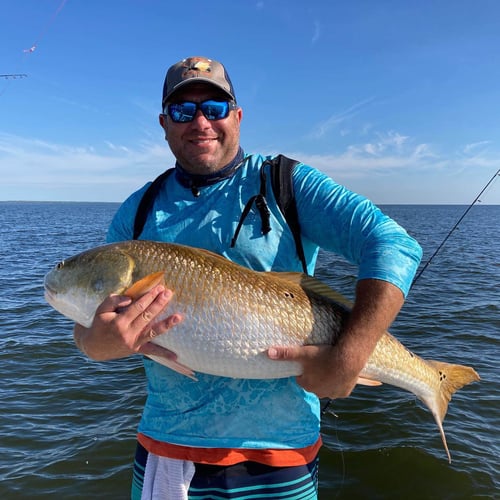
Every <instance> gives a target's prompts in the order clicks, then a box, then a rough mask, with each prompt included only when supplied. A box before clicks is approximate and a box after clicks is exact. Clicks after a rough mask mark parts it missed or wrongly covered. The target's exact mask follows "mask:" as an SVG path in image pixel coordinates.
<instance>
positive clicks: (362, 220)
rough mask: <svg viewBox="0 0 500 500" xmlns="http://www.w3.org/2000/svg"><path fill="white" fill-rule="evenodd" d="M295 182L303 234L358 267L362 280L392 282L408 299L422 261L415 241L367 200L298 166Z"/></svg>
mask: <svg viewBox="0 0 500 500" xmlns="http://www.w3.org/2000/svg"><path fill="white" fill-rule="evenodd" d="M293 183H294V190H295V197H296V201H297V210H298V214H299V222H300V227H301V232H302V234H303V236H304V237H306V238H308V239H309V240H311V241H312V242H314V243H315V244H317V245H318V246H319V247H321V248H323V249H325V250H328V251H332V252H335V253H337V254H340V255H342V256H343V257H344V258H345V259H347V260H348V261H349V262H351V263H353V264H356V265H357V266H358V280H361V279H367V278H373V279H380V280H384V281H388V282H390V283H392V284H393V285H395V286H397V287H398V288H400V290H401V291H402V292H403V294H404V295H405V296H406V295H407V294H408V291H409V289H410V287H411V283H412V280H413V277H414V275H415V272H416V270H417V268H418V265H419V263H420V259H421V258H422V249H421V247H420V245H419V244H418V243H417V241H416V240H415V239H413V238H412V237H410V236H409V235H408V233H407V232H406V231H405V229H403V228H402V227H401V226H400V225H399V224H397V223H396V222H395V221H394V220H393V219H391V218H390V217H388V216H386V215H385V214H383V213H382V211H381V210H380V209H379V208H378V207H376V206H375V205H374V204H373V203H372V202H371V201H369V200H368V199H367V198H365V197H363V196H361V195H359V194H356V193H353V192H352V191H349V190H348V189H346V188H345V187H344V186H341V185H340V184H337V183H336V182H335V181H333V180H332V179H331V178H330V177H328V176H327V175H325V174H323V173H322V172H320V171H319V170H317V169H314V168H312V167H309V166H307V165H304V164H299V165H298V166H297V168H295V170H294V174H293Z"/></svg>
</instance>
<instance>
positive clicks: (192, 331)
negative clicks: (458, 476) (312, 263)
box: [45, 241, 479, 461]
mask: <svg viewBox="0 0 500 500" xmlns="http://www.w3.org/2000/svg"><path fill="white" fill-rule="evenodd" d="M158 275H159V276H160V278H161V279H163V280H164V283H165V285H166V286H167V287H168V288H171V289H172V290H173V292H174V296H173V299H172V300H171V301H170V302H169V305H168V307H167V308H166V310H165V311H164V313H163V314H164V316H166V315H168V314H172V313H174V312H175V313H181V314H182V315H183V316H184V320H183V321H182V322H181V323H180V324H178V325H176V326H175V328H172V329H170V330H169V331H168V332H167V333H165V334H164V335H159V336H157V337H155V338H154V340H153V342H155V343H157V344H159V345H162V346H164V347H166V348H167V349H170V350H172V351H174V352H175V353H176V354H177V362H171V361H170V360H166V359H164V358H159V357H153V359H155V361H158V362H160V363H163V364H165V365H166V366H169V367H170V368H173V369H176V370H178V371H180V372H181V373H184V374H189V373H191V372H190V370H194V371H199V372H204V373H209V374H212V375H217V376H227V377H236V378H279V377H288V376H292V375H298V374H300V372H301V366H300V365H299V364H298V363H292V362H283V361H273V360H270V359H269V358H268V357H267V354H266V351H267V349H268V348H269V347H271V346H278V345H281V346H291V345H302V344H333V343H335V342H336V340H337V339H338V337H339V335H341V334H342V325H343V323H344V322H345V321H346V319H347V318H348V315H349V309H348V307H346V300H345V299H344V298H343V297H342V296H341V295H339V294H337V293H336V292H335V291H333V290H332V289H331V288H329V287H327V286H326V285H325V284H323V283H321V282H319V281H317V280H315V279H314V278H311V277H308V276H305V275H301V274H298V273H261V272H256V271H252V270H250V269H247V268H245V267H242V266H239V265H237V264H235V263H233V262H230V261H229V260H227V259H225V258H223V257H221V256H219V255H216V254H213V253H211V252H208V251H206V250H201V249H196V248H191V247H186V246H182V245H176V244H172V243H158V242H150V241H129V242H121V243H114V244H110V245H104V246H102V247H97V248H94V249H90V250H88V251H86V252H82V253H81V254H78V255H76V256H73V257H71V258H69V259H68V260H66V261H62V262H60V263H59V264H58V265H56V267H55V268H54V269H53V270H52V271H50V272H49V273H48V274H47V276H46V277H45V296H46V299H47V301H48V302H49V304H51V305H52V306H53V307H54V308H55V309H56V310H58V311H59V312H60V313H61V314H64V315H65V316H67V317H68V318H70V319H72V320H74V321H75V322H77V323H80V324H82V325H83V326H86V327H89V326H90V325H91V323H92V320H93V317H94V314H95V310H96V308H97V307H98V305H99V304H100V303H101V302H102V301H103V300H104V299H105V298H106V297H107V296H108V295H109V294H111V293H118V294H127V295H130V296H131V297H133V298H137V297H138V296H140V295H141V294H142V293H145V292H146V291H147V290H149V289H150V288H151V287H152V286H154V284H155V283H157V282H158ZM155 280H156V281H155ZM186 367H187V368H186ZM332 369H335V367H332ZM360 377H361V378H360V383H369V384H373V385H375V384H378V383H380V382H383V383H389V384H392V385H394V386H396V387H400V388H402V389H406V390H408V391H411V392H412V393H413V394H415V395H416V396H417V397H418V398H419V399H420V400H421V401H423V403H424V404H425V405H426V406H427V407H428V408H429V410H430V411H431V412H432V414H433V416H434V419H435V421H436V423H437V425H438V428H439V431H440V434H441V438H442V440H443V445H444V447H445V449H446V452H447V455H448V459H449V460H450V461H451V458H450V454H449V451H448V447H447V444H446V438H445V435H444V431H443V426H442V422H443V419H444V417H445V415H446V411H447V408H448V403H449V401H450V399H451V397H452V395H453V393H454V392H455V391H457V390H458V389H460V388H461V387H463V386H464V385H466V384H469V383H471V382H474V381H477V380H479V375H478V374H477V373H476V372H475V370H474V369H473V368H471V367H467V366H462V365H457V364H450V363H445V362H441V361H432V360H424V359H422V358H420V357H419V356H417V355H416V354H414V353H412V352H411V351H409V350H408V349H406V347H404V346H403V345H402V344H401V343H400V342H399V341H398V340H397V339H396V338H394V337H393V336H392V335H391V334H390V333H389V332H386V333H385V334H384V335H383V336H382V337H381V339H380V340H379V342H378V343H377V345H376V347H375V349H374V351H373V353H372V354H371V356H370V358H369V359H368V362H367V364H366V366H365V367H364V368H363V370H362V372H361V374H360Z"/></svg>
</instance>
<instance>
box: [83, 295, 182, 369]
mask: <svg viewBox="0 0 500 500" xmlns="http://www.w3.org/2000/svg"><path fill="white" fill-rule="evenodd" d="M172 296H173V293H172V291H171V290H167V289H165V287H164V286H163V285H158V286H155V287H154V288H152V289H151V290H150V291H148V292H147V293H145V294H144V295H142V296H141V297H139V298H138V299H137V300H132V299H131V298H130V297H127V296H124V295H110V296H109V297H107V298H106V299H105V300H104V301H103V303H102V304H101V305H100V306H99V307H98V308H97V310H96V314H95V317H94V321H93V322H92V325H91V326H90V328H85V327H84V326H82V325H79V324H75V328H74V338H75V343H76V345H77V346H78V348H79V349H80V350H81V351H82V352H83V353H84V354H86V355H87V356H88V357H89V358H91V359H94V360H96V361H106V360H109V359H117V358H124V357H126V356H130V355H131V354H137V353H139V354H144V355H155V356H161V357H163V358H166V359H170V360H173V361H175V360H176V358H177V356H176V355H175V353H173V352H172V351H169V350H168V349H165V348H163V347H161V346H159V345H156V344H153V343H152V342H151V340H152V339H153V338H154V337H156V336H157V335H160V334H162V333H165V332H166V331H167V330H168V329H169V328H171V327H173V326H174V325H176V324H178V323H180V322H181V321H182V316H181V315H180V314H172V315H170V316H168V317H166V318H163V319H158V317H159V316H160V314H161V313H162V311H163V310H164V309H165V308H166V306H167V305H168V303H169V301H170V300H171V299H172Z"/></svg>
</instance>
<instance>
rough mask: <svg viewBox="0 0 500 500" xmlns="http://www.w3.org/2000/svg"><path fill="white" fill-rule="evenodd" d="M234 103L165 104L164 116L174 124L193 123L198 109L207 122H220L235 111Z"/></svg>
mask: <svg viewBox="0 0 500 500" xmlns="http://www.w3.org/2000/svg"><path fill="white" fill-rule="evenodd" d="M237 108H238V106H237V104H236V103H235V102H234V101H214V100H212V99H209V100H208V101H203V102H191V101H184V102H174V103H170V104H167V106H166V109H164V110H163V113H164V114H168V116H170V118H171V119H172V121H174V122H175V123H186V122H191V121H193V119H194V117H195V115H196V113H197V111H198V110H199V109H200V110H201V112H202V113H203V116H204V117H205V118H206V119H207V120H222V119H223V118H227V116H228V115H229V111H231V110H233V109H237Z"/></svg>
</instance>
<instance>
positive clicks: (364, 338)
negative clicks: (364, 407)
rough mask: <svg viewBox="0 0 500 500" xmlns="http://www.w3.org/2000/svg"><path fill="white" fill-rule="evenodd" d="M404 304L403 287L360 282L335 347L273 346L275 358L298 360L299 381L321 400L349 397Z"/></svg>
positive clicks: (269, 354)
mask: <svg viewBox="0 0 500 500" xmlns="http://www.w3.org/2000/svg"><path fill="white" fill-rule="evenodd" d="M403 302H404V297H403V294H402V292H401V290H400V289H399V288H397V287H396V286H394V285H392V284H390V283H388V282H385V281H381V280H375V279H366V280H361V281H359V282H358V285H357V288H356V301H355V302H354V306H353V308H352V311H351V313H350V316H349V319H348V321H347V324H346V325H345V327H344V328H343V330H342V332H341V334H340V338H339V339H338V341H337V342H336V344H335V345H332V346H331V345H315V346H295V347H279V346H276V347H272V348H271V349H269V350H268V356H269V357H270V358H271V359H276V360H283V361H297V362H299V363H301V364H302V367H303V372H302V375H300V376H299V377H297V382H298V383H299V384H300V385H301V386H302V387H303V388H304V389H305V390H307V391H310V392H313V393H315V394H316V395H317V396H318V397H320V398H330V399H336V398H345V397H347V396H349V395H350V394H351V392H352V390H353V389H354V386H355V385H356V382H357V380H358V376H359V373H360V372H361V370H363V368H364V366H365V364H366V362H367V361H368V358H369V357H370V355H371V353H372V352H373V350H374V349H375V346H376V345H377V342H378V340H379V339H380V337H381V336H382V335H383V334H384V333H385V332H386V331H387V330H388V328H389V326H390V324H391V323H392V322H393V321H394V318H395V317H396V316H397V314H398V312H399V310H400V309H401V307H402V305H403Z"/></svg>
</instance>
